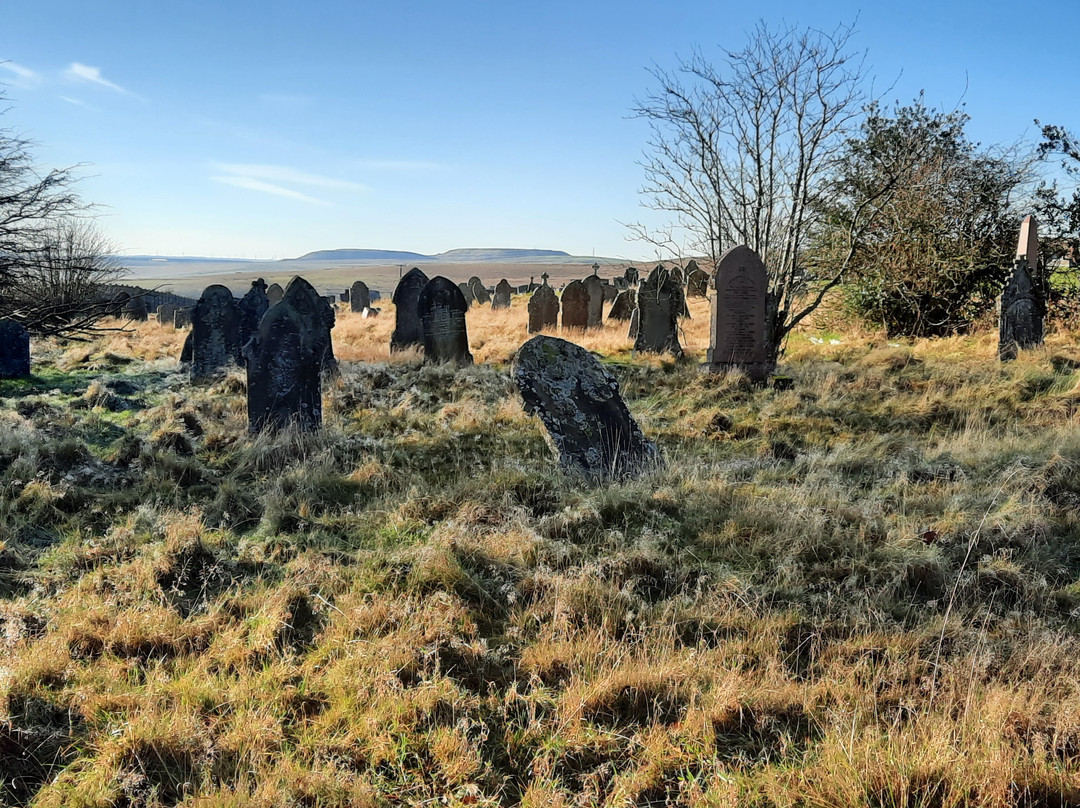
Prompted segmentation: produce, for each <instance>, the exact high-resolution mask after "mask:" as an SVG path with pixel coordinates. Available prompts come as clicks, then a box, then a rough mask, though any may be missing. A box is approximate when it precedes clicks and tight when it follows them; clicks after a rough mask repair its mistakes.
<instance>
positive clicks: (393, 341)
mask: <svg viewBox="0 0 1080 808" xmlns="http://www.w3.org/2000/svg"><path fill="white" fill-rule="evenodd" d="M427 282H428V276H427V275H425V274H424V273H423V271H421V269H420V267H413V268H412V269H410V270H409V271H408V272H406V273H405V277H403V278H402V279H401V280H400V281H398V285H397V289H395V290H394V297H393V298H392V300H393V302H394V333H393V334H391V335H390V351H391V352H393V351H404V350H408V349H409V348H419V347H422V346H423V344H424V324H423V323H422V322H420V313H419V312H418V311H417V309H416V303H417V301H418V300H419V299H420V292H421V291H423V289H424V287H425V286H427Z"/></svg>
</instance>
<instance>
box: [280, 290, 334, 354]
mask: <svg viewBox="0 0 1080 808" xmlns="http://www.w3.org/2000/svg"><path fill="white" fill-rule="evenodd" d="M281 302H282V303H288V304H289V305H290V306H292V308H293V309H295V310H296V312H297V314H299V315H300V319H301V322H302V323H303V324H304V326H305V328H307V329H308V331H309V332H310V333H309V334H308V335H307V339H309V340H310V341H311V345H312V350H313V351H314V356H315V357H316V359H317V360H318V362H319V368H320V369H321V370H322V372H323V373H327V374H331V375H336V374H337V373H338V366H337V359H335V358H334V343H333V340H332V338H331V336H330V330H331V329H332V328H333V327H334V323H335V321H336V317H335V315H334V307H333V306H331V305H330V304H329V303H327V302H326V300H325V299H324V298H323V297H322V296H321V295H320V294H319V293H318V292H317V291H315V287H314V286H312V285H311V284H310V283H308V282H307V281H306V280H304V279H303V278H301V277H300V276H299V275H297V276H296V277H294V278H293V279H292V280H291V281H289V285H288V286H286V287H285V295H284V296H283V297H282V298H281Z"/></svg>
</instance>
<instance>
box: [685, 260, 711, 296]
mask: <svg viewBox="0 0 1080 808" xmlns="http://www.w3.org/2000/svg"><path fill="white" fill-rule="evenodd" d="M686 296H687V297H708V296H709V273H708V272H706V271H705V270H704V269H698V268H697V267H696V266H695V267H694V269H692V270H691V271H690V272H689V273H688V274H687V276H686Z"/></svg>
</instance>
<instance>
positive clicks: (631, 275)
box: [623, 267, 638, 286]
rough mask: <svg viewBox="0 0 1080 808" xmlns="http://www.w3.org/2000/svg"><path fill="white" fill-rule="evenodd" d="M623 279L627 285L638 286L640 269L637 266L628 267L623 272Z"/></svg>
mask: <svg viewBox="0 0 1080 808" xmlns="http://www.w3.org/2000/svg"><path fill="white" fill-rule="evenodd" d="M623 280H624V281H626V285H627V286H637V282H638V271H637V268H636V267H627V268H626V271H625V272H624V273H623Z"/></svg>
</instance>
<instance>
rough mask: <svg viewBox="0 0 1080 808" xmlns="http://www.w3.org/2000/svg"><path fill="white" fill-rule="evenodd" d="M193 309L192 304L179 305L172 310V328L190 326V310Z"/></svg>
mask: <svg viewBox="0 0 1080 808" xmlns="http://www.w3.org/2000/svg"><path fill="white" fill-rule="evenodd" d="M194 310H195V309H194V308H193V307H192V306H181V307H180V308H178V309H177V310H176V311H174V312H173V320H172V322H173V328H188V327H190V326H191V312H193V311H194Z"/></svg>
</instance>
